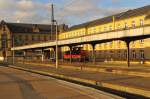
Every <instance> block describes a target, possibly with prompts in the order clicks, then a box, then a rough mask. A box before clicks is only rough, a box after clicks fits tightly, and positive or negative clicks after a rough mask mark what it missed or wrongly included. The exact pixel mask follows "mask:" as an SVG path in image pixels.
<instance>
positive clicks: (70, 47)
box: [69, 46, 72, 63]
mask: <svg viewBox="0 0 150 99" xmlns="http://www.w3.org/2000/svg"><path fill="white" fill-rule="evenodd" d="M69 49H70V63H72V46H69Z"/></svg>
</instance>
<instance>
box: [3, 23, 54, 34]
mask: <svg viewBox="0 0 150 99" xmlns="http://www.w3.org/2000/svg"><path fill="white" fill-rule="evenodd" d="M1 24H6V25H7V27H8V28H9V30H10V31H11V32H12V33H35V32H36V31H33V28H37V29H38V30H39V31H38V32H36V33H50V32H51V25H49V24H28V23H7V22H4V21H1ZM54 31H55V26H54V25H53V33H54Z"/></svg>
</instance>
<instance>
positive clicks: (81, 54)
mask: <svg viewBox="0 0 150 99" xmlns="http://www.w3.org/2000/svg"><path fill="white" fill-rule="evenodd" d="M63 57H64V59H65V60H70V58H72V61H80V62H83V61H88V60H89V58H88V52H87V51H86V50H82V47H74V48H73V49H72V51H71V53H70V51H66V52H65V54H64V56H63Z"/></svg>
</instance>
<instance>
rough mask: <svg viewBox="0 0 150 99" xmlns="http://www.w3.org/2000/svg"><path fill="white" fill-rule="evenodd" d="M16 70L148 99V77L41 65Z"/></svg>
mask: <svg viewBox="0 0 150 99" xmlns="http://www.w3.org/2000/svg"><path fill="white" fill-rule="evenodd" d="M16 66H17V67H15V68H18V69H24V70H27V71H32V72H36V73H41V74H45V75H50V76H55V77H59V78H64V79H69V80H75V81H80V82H85V83H89V84H93V85H97V86H101V87H106V88H111V89H114V90H119V91H123V92H128V93H132V94H137V95H141V96H146V97H149V98H150V77H140V76H133V75H125V74H114V73H105V72H93V71H92V72H91V71H82V70H76V69H67V68H59V69H55V68H54V67H50V66H44V65H43V66H42V65H37V64H36V65H33V64H32V65H31V64H30V65H29V64H26V65H21V64H20V65H16Z"/></svg>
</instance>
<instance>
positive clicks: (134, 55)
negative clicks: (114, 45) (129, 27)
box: [132, 50, 136, 59]
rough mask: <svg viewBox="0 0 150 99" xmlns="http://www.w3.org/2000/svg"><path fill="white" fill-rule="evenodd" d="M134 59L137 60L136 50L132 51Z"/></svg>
mask: <svg viewBox="0 0 150 99" xmlns="http://www.w3.org/2000/svg"><path fill="white" fill-rule="evenodd" d="M132 58H133V59H136V52H135V50H133V51H132Z"/></svg>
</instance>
